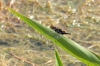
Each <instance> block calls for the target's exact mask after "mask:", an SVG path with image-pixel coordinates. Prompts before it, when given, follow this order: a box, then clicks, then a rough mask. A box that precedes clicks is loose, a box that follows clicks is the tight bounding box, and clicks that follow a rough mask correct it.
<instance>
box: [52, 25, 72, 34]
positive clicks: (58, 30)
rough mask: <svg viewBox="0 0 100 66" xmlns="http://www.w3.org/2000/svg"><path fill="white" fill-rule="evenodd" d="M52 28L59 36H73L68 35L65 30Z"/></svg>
mask: <svg viewBox="0 0 100 66" xmlns="http://www.w3.org/2000/svg"><path fill="white" fill-rule="evenodd" d="M50 28H51V29H52V30H54V31H55V32H57V33H58V34H62V35H64V34H69V35H70V34H71V33H68V32H66V31H64V30H62V29H60V28H57V27H55V26H53V25H52V26H50Z"/></svg>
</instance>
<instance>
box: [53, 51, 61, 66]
mask: <svg viewBox="0 0 100 66" xmlns="http://www.w3.org/2000/svg"><path fill="white" fill-rule="evenodd" d="M55 55H56V66H63V64H62V61H61V59H60V56H59V54H58V52H57V50H55Z"/></svg>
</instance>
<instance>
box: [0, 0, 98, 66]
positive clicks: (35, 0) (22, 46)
mask: <svg viewBox="0 0 100 66" xmlns="http://www.w3.org/2000/svg"><path fill="white" fill-rule="evenodd" d="M6 7H10V8H12V9H14V10H15V11H17V12H19V13H21V14H23V15H25V16H27V17H29V18H30V19H33V20H36V21H37V22H39V23H41V24H43V25H45V26H47V27H49V26H51V25H53V26H55V27H58V28H61V29H63V30H64V31H66V32H70V33H71V35H64V36H66V37H68V38H70V39H72V40H74V41H75V42H77V43H79V44H80V45H82V46H84V47H85V48H86V49H88V50H90V51H92V52H95V53H97V54H100V45H99V44H100V29H99V28H100V0H0V37H1V38H0V66H34V65H35V66H55V54H54V49H55V48H56V49H58V52H59V54H60V56H61V59H62V61H63V63H64V65H65V66H86V65H85V64H83V63H82V62H81V61H79V60H77V59H76V58H74V57H73V56H71V55H69V54H68V53H67V52H65V51H64V50H62V49H61V48H59V47H57V46H56V45H55V44H54V43H52V42H51V41H50V40H49V39H47V38H45V37H44V36H43V35H41V34H40V33H38V32H37V31H35V30H34V29H32V28H31V27H29V26H28V25H27V24H25V23H24V22H23V21H21V20H20V19H19V18H17V17H16V16H14V15H13V14H11V13H10V12H9V11H8V10H7V8H6Z"/></svg>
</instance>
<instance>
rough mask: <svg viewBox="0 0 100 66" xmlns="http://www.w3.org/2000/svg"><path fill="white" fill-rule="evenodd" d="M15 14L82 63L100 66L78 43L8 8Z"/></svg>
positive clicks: (94, 57)
mask: <svg viewBox="0 0 100 66" xmlns="http://www.w3.org/2000/svg"><path fill="white" fill-rule="evenodd" d="M8 10H10V11H11V12H12V13H13V14H15V15H16V16H18V17H19V18H20V19H21V20H23V21H24V22H26V23H27V24H28V25H29V26H31V27H32V28H33V29H35V30H37V31H39V32H40V33H41V34H43V35H44V36H46V37H47V38H49V39H50V40H52V41H53V42H55V43H56V45H58V46H60V47H61V48H63V49H64V50H65V51H67V52H69V53H70V54H72V55H73V56H75V57H76V58H78V59H79V60H81V61H82V62H84V63H85V64H86V65H89V66H100V60H99V59H98V58H97V57H96V56H95V55H94V54H93V53H91V52H90V51H88V50H86V49H85V48H84V47H82V46H80V45H79V44H77V43H76V42H74V41H72V40H70V39H68V38H66V37H64V36H62V35H59V34H58V33H56V32H54V31H53V30H51V29H49V28H47V27H45V26H43V25H41V24H39V23H38V22H36V21H33V20H31V19H29V18H27V17H25V16H23V15H21V14H19V13H18V12H16V11H14V10H12V9H10V8H8Z"/></svg>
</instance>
